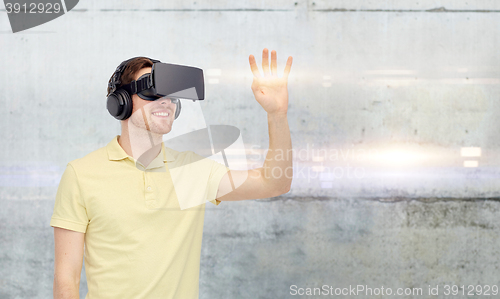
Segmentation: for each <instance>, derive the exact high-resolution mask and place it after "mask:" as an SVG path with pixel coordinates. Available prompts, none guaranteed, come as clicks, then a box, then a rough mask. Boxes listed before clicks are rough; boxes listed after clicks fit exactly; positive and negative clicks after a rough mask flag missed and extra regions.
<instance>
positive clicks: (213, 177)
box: [51, 49, 292, 299]
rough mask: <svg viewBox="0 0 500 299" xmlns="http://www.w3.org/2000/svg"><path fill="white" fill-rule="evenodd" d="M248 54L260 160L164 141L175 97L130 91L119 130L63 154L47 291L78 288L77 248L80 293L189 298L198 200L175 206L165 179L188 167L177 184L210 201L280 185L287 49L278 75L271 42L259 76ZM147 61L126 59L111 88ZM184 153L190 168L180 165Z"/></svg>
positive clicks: (274, 190)
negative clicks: (244, 166)
mask: <svg viewBox="0 0 500 299" xmlns="http://www.w3.org/2000/svg"><path fill="white" fill-rule="evenodd" d="M249 62H250V68H251V70H252V72H253V74H254V80H253V83H252V91H253V93H254V96H255V99H256V100H257V102H258V103H259V104H260V105H261V106H262V107H263V108H264V110H265V111H266V112H267V116H268V126H269V151H268V154H267V156H266V160H265V162H264V165H263V167H261V168H258V169H252V170H249V171H248V172H247V171H235V170H227V168H226V167H224V166H223V165H221V164H219V163H216V162H214V161H211V160H208V159H204V160H202V161H196V159H197V156H196V155H194V154H193V153H192V152H177V151H175V150H172V149H170V148H168V147H166V146H165V145H164V144H163V142H162V136H163V135H164V134H167V133H169V132H170V130H171V128H172V123H173V121H174V118H175V112H176V109H179V105H178V103H177V102H175V101H174V100H172V99H171V98H168V97H161V98H158V99H156V100H153V101H151V100H144V99H143V98H141V97H139V96H138V94H132V95H131V100H132V105H133V108H132V114H131V115H130V117H128V118H126V119H124V120H122V121H121V135H119V136H117V137H115V138H114V139H113V140H112V141H111V142H110V143H109V144H108V145H107V146H106V147H103V148H101V149H99V150H97V151H94V152H92V153H90V154H88V155H87V156H85V157H84V158H81V159H77V160H74V161H72V162H70V163H68V166H67V168H66V170H65V172H64V174H63V177H62V179H61V183H60V185H59V189H58V193H57V196H56V202H55V207H54V214H53V216H52V219H51V226H53V227H54V239H55V271H54V298H79V283H80V274H81V268H82V258H83V255H84V250H85V268H86V274H87V283H88V289H89V292H88V294H87V297H86V298H89V299H92V298H121V299H122V298H176V299H177V298H181V299H185V298H198V284H199V266H200V250H201V236H202V232H203V219H204V208H205V205H204V204H201V205H199V206H196V207H192V208H188V209H181V208H180V201H181V198H177V195H176V190H179V188H183V186H178V185H176V186H175V188H174V186H173V182H174V181H176V180H177V182H181V183H182V182H184V181H187V180H190V179H192V177H193V176H194V177H195V178H196V180H195V181H196V186H191V187H190V186H188V187H187V188H188V189H191V191H192V194H193V195H194V196H202V197H203V198H204V199H205V200H206V201H211V202H212V203H214V204H219V203H220V202H221V201H234V200H244V199H258V198H268V197H273V196H278V195H280V194H283V193H286V192H288V191H289V189H290V184H291V180H292V154H291V139H290V130H289V127H288V121H287V110H288V91H287V81H288V74H289V72H290V69H291V65H292V57H289V58H288V60H287V64H286V67H285V71H284V75H283V77H281V78H279V77H278V75H277V59H276V51H272V52H271V63H270V66H269V53H268V50H267V49H264V50H263V52H262V68H263V71H264V75H263V76H262V75H261V74H260V72H259V70H258V67H257V65H256V62H255V58H254V56H253V55H250V57H249ZM152 65H153V63H152V62H151V61H150V60H149V59H146V58H135V59H133V60H131V61H130V62H128V63H127V65H126V68H125V69H124V71H123V74H122V75H121V80H120V85H119V86H118V89H119V88H120V87H123V86H125V85H126V84H128V83H130V82H132V81H134V80H139V79H140V78H141V77H142V76H143V75H146V74H148V73H151V66H152ZM108 92H109V90H108ZM108 109H109V106H108ZM194 162H196V168H194V169H190V170H189V165H194ZM199 162H201V163H199ZM179 163H180V164H179ZM179 165H181V166H186V165H187V166H186V167H185V168H182V171H180V172H177V174H179V176H178V175H177V174H175V171H173V170H175V169H179ZM186 169H188V170H189V171H187V170H186ZM183 175H184V176H183ZM239 181H241V182H242V183H241V184H238V186H237V188H236V189H234V188H233V187H234V182H239ZM176 184H177V183H176ZM178 187H179V188H178ZM185 187H186V186H184V188H185ZM177 193H178V192H177ZM84 244H85V247H84Z"/></svg>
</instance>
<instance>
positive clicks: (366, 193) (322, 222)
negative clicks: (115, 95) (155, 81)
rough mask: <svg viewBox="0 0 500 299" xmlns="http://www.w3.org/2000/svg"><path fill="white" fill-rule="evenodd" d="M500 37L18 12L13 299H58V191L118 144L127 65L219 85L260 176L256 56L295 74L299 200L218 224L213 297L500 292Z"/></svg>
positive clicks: (93, 6)
mask: <svg viewBox="0 0 500 299" xmlns="http://www.w3.org/2000/svg"><path fill="white" fill-rule="evenodd" d="M499 33H500V3H499V2H498V1H492V0H491V1H487V0H485V1H462V0H460V1H452V0H447V1H429V0H427V1H418V2H416V1H369V2H368V1H340V0H339V1H312V0H310V1H300V0H297V1H272V2H271V1H240V2H230V1H198V0H197V1H190V2H187V1H168V2H167V1H148V2H147V3H142V2H132V1H106V2H103V1H90V0H89V1H81V3H79V4H78V5H77V7H76V8H75V9H73V10H72V11H70V12H69V13H68V14H66V15H64V16H62V17H60V18H58V19H56V20H54V21H51V22H49V23H46V24H44V25H41V26H38V27H35V28H33V29H30V30H27V31H23V32H19V33H16V34H12V32H11V31H10V25H9V22H8V18H7V14H6V13H5V11H0V53H1V54H2V56H1V57H2V58H3V59H0V69H1V70H2V71H1V72H0V82H1V83H0V99H1V101H0V105H1V106H0V126H1V128H2V130H0V140H2V142H1V143H0V153H1V155H0V204H1V208H0V298H49V297H50V296H51V292H52V271H53V236H52V228H50V227H49V226H48V225H49V219H50V216H51V213H52V208H53V203H54V196H55V192H56V189H57V184H58V181H59V179H60V176H61V174H62V171H63V169H64V167H65V165H66V163H67V162H68V161H70V160H73V159H76V158H79V157H82V156H84V155H85V154H87V153H88V152H90V151H92V150H94V149H96V148H98V147H101V146H104V145H105V144H107V143H108V142H109V140H111V139H112V138H113V137H114V136H115V135H116V134H118V133H119V124H118V123H117V122H116V121H115V120H114V119H113V118H112V117H110V116H109V115H108V114H107V111H106V110H105V92H106V84H107V81H108V79H109V77H110V75H111V74H112V72H113V70H114V68H115V67H116V66H117V65H118V64H119V63H120V62H121V61H122V60H124V59H126V58H129V57H132V56H137V55H145V56H150V57H154V58H157V59H160V60H162V61H165V62H171V63H180V64H189V65H194V66H198V67H202V68H203V69H205V70H209V69H218V70H220V75H208V73H207V80H208V79H217V80H218V84H207V86H206V95H207V97H206V101H205V102H204V103H201V108H202V110H203V114H204V116H205V121H206V124H227V125H234V126H236V127H238V128H240V129H241V131H242V137H243V140H244V142H245V144H246V145H247V149H248V158H249V166H257V165H259V163H261V161H262V160H263V157H264V154H265V149H266V147H267V142H268V140H267V127H266V115H265V113H264V112H263V111H262V109H261V108H260V106H259V105H258V103H256V101H255V100H254V99H253V96H252V93H251V90H250V84H251V81H252V74H251V72H250V70H249V67H248V55H249V54H254V55H255V56H256V57H259V56H260V51H262V48H264V47H268V48H269V49H276V50H277V52H278V59H279V65H278V67H279V68H280V69H282V68H283V67H284V62H285V60H286V57H287V56H290V55H291V56H293V57H294V64H293V67H292V72H291V75H290V81H289V89H290V109H289V122H290V128H291V131H292V138H293V145H294V149H295V150H296V158H295V178H294V182H293V186H292V190H291V192H290V193H289V194H287V195H286V196H283V197H280V198H275V199H272V200H261V201H247V202H239V203H223V204H221V205H220V206H218V207H209V208H207V215H206V220H205V222H206V223H205V224H206V226H205V228H206V229H205V233H204V239H203V242H204V247H203V249H202V268H201V277H200V297H201V298H288V297H300V296H291V295H290V285H297V286H298V287H303V288H306V287H321V286H322V285H331V286H335V287H348V286H349V285H358V284H361V285H367V286H368V287H372V288H380V287H382V286H384V287H390V288H393V289H394V291H395V290H396V289H397V288H399V287H402V288H406V287H410V288H411V287H415V288H423V290H424V295H425V294H427V292H428V286H429V285H431V286H432V287H435V286H436V285H439V288H440V296H434V297H432V298H437V297H439V298H444V296H443V294H444V293H443V292H444V286H445V285H452V284H454V285H460V286H461V285H466V286H467V285H474V286H475V285H483V286H484V285H494V284H496V285H499V284H500V281H499V280H498V277H499V275H498V274H500V273H499V272H500V270H499V269H498V267H499V264H500V259H499V258H498V249H497V248H498V245H499V244H498V243H499V241H498V237H497V235H498V234H497V230H498V226H499V223H498V220H497V219H498V218H499V217H498V216H499V215H500V214H499V203H498V201H497V199H498V198H499V196H500V189H499V188H498V183H497V182H498V181H499V180H498V179H499V177H500V148H499V147H500V138H499V137H498V136H499V135H498V134H499V133H500V122H499V118H498V117H497V115H498V114H499V113H500V102H499V101H498V97H499V94H500V88H499V86H500V85H499V83H500V71H499V70H500V56H499V55H498V53H499V52H498V49H499V46H500V44H499V43H500V40H499V38H498V36H499ZM259 62H260V59H259ZM186 115H188V114H183V116H184V117H187V116H186ZM464 147H476V148H481V155H480V156H474V157H464V156H463V155H461V149H462V148H464ZM465 160H471V161H476V162H477V165H478V167H473V168H469V167H464V161H465ZM356 170H357V171H358V172H357V174H358V175H356V173H355V172H352V171H356ZM349 171H351V172H349ZM361 174H362V175H361ZM209 227H210V228H215V227H216V228H217V229H208V228H209ZM466 291H467V289H466ZM85 292H86V286H85V279H84V276H83V280H82V288H81V294H82V295H84V294H85ZM310 297H313V296H310ZM379 297H383V296H379ZM423 297H429V296H406V297H404V296H403V297H402V298H423ZM469 297H470V296H469ZM483 297H484V296H483ZM353 298H354V297H353ZM454 298H466V296H458V295H457V296H455V297H454Z"/></svg>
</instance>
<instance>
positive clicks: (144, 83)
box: [121, 75, 153, 95]
mask: <svg viewBox="0 0 500 299" xmlns="http://www.w3.org/2000/svg"><path fill="white" fill-rule="evenodd" d="M150 79H151V75H149V76H146V77H144V78H142V79H139V80H137V81H132V82H130V83H129V84H125V85H123V86H122V87H121V88H122V89H125V90H126V91H127V92H128V93H129V94H130V95H133V94H136V93H139V92H141V91H143V90H146V89H149V88H151V87H152V86H153V85H152V84H151V80H150Z"/></svg>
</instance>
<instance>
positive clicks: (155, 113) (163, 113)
mask: <svg viewBox="0 0 500 299" xmlns="http://www.w3.org/2000/svg"><path fill="white" fill-rule="evenodd" d="M153 115H154V116H158V117H168V116H169V115H170V113H168V112H153Z"/></svg>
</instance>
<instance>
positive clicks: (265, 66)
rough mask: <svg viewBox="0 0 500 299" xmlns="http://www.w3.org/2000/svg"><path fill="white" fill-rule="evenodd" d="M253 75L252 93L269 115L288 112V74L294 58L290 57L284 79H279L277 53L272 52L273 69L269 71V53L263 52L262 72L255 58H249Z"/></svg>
mask: <svg viewBox="0 0 500 299" xmlns="http://www.w3.org/2000/svg"><path fill="white" fill-rule="evenodd" d="M248 60H249V62H250V68H251V70H252V73H253V82H252V91H253V94H254V96H255V99H256V100H257V102H259V104H260V105H261V106H262V108H264V110H265V111H266V112H267V113H269V114H275V113H283V114H286V113H287V110H288V89H287V84H288V74H289V73H290V69H291V68H292V56H290V57H288V60H287V62H286V66H285V71H284V73H283V77H281V78H279V77H278V71H277V68H278V64H277V59H276V51H274V50H273V51H271V69H269V51H268V50H267V49H264V50H263V51H262V70H263V71H264V76H262V75H261V74H260V72H259V68H258V67H257V63H256V62H255V57H254V56H253V55H250V57H249V58H248Z"/></svg>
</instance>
